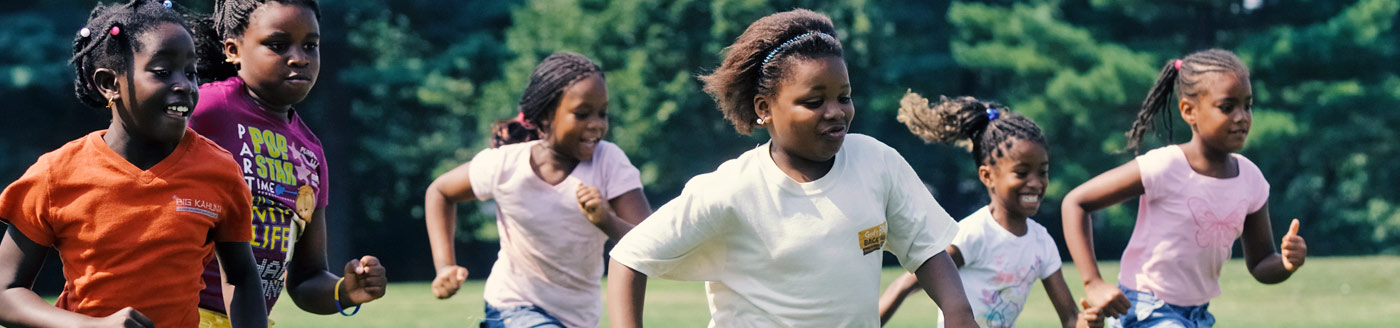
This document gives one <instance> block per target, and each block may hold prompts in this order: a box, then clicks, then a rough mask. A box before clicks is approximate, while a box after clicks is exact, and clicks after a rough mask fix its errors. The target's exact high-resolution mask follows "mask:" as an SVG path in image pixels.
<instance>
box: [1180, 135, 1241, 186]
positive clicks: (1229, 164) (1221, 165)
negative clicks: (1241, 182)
mask: <svg viewBox="0 0 1400 328" xmlns="http://www.w3.org/2000/svg"><path fill="white" fill-rule="evenodd" d="M1178 147H1181V151H1182V152H1183V153H1185V154H1186V162H1187V163H1188V164H1190V165H1191V169H1192V170H1195V171H1196V173H1199V174H1201V175H1205V176H1209V177H1215V178H1228V177H1233V176H1235V174H1236V173H1237V172H1235V169H1236V168H1235V167H1234V165H1233V161H1234V160H1233V159H1232V158H1231V157H1230V154H1231V152H1229V151H1222V150H1219V149H1213V148H1211V147H1208V146H1206V145H1205V143H1204V142H1202V141H1201V140H1200V138H1199V137H1194V136H1193V137H1191V142H1188V143H1185V144H1181V145H1179V146H1178Z"/></svg>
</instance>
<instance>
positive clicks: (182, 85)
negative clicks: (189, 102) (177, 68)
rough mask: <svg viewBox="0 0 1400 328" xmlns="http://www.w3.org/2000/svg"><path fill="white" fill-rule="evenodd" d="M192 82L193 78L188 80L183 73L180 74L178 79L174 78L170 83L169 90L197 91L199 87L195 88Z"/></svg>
mask: <svg viewBox="0 0 1400 328" xmlns="http://www.w3.org/2000/svg"><path fill="white" fill-rule="evenodd" d="M194 84H195V82H194V81H193V80H190V79H189V78H186V77H185V76H184V75H181V76H180V78H179V79H176V80H175V83H174V84H171V86H170V92H173V93H176V94H189V93H193V92H198V90H199V89H196V88H195V86H194Z"/></svg>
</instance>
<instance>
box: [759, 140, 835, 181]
mask: <svg viewBox="0 0 1400 328" xmlns="http://www.w3.org/2000/svg"><path fill="white" fill-rule="evenodd" d="M781 148H782V147H778V146H777V145H776V144H772V143H770V144H769V147H768V156H769V157H770V158H772V159H773V163H774V164H777V165H778V169H780V170H782V171H783V173H784V174H787V176H788V177H790V178H792V179H793V180H797V182H812V181H817V179H821V178H822V177H823V176H826V174H827V173H830V172H831V168H832V167H833V166H835V165H836V157H835V156H832V157H831V159H827V160H825V161H812V160H808V159H805V158H802V157H801V156H797V155H795V154H792V153H789V152H787V151H783V150H782V149H781Z"/></svg>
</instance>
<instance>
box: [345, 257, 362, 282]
mask: <svg viewBox="0 0 1400 328" xmlns="http://www.w3.org/2000/svg"><path fill="white" fill-rule="evenodd" d="M359 267H360V260H359V259H352V260H350V262H345V276H346V277H347V278H349V277H354V276H357V275H359V273H360V272H359V270H358V269H359Z"/></svg>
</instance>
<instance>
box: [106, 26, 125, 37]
mask: <svg viewBox="0 0 1400 328" xmlns="http://www.w3.org/2000/svg"><path fill="white" fill-rule="evenodd" d="M107 33H111V34H112V36H117V35H118V34H121V33H122V28H121V27H118V26H116V25H112V29H110V30H107Z"/></svg>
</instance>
